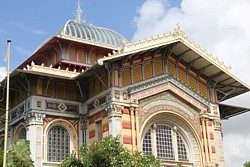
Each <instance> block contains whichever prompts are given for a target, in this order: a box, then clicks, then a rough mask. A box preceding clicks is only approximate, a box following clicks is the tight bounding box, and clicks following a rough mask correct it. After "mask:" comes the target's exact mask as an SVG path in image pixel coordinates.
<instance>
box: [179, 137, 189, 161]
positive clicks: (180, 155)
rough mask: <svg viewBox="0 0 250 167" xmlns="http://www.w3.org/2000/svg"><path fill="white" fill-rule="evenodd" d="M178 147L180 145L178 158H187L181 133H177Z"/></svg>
mask: <svg viewBox="0 0 250 167" xmlns="http://www.w3.org/2000/svg"><path fill="white" fill-rule="evenodd" d="M177 147H178V158H179V159H180V160H187V150H186V147H185V144H184V142H183V140H182V138H181V136H180V135H179V134H177Z"/></svg>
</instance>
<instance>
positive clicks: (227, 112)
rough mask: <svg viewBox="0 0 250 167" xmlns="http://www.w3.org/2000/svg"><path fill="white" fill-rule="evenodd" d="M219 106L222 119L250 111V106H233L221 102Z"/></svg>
mask: <svg viewBox="0 0 250 167" xmlns="http://www.w3.org/2000/svg"><path fill="white" fill-rule="evenodd" d="M219 108H220V116H221V118H222V119H228V118H230V117H233V116H236V115H239V114H243V113H245V112H248V111H250V108H245V107H239V106H232V105H227V104H219Z"/></svg>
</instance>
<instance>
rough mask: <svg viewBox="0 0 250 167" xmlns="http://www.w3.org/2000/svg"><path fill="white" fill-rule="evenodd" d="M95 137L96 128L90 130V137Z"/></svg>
mask: <svg viewBox="0 0 250 167" xmlns="http://www.w3.org/2000/svg"><path fill="white" fill-rule="evenodd" d="M93 137H95V130H92V131H90V132H89V138H90V139H91V138H93Z"/></svg>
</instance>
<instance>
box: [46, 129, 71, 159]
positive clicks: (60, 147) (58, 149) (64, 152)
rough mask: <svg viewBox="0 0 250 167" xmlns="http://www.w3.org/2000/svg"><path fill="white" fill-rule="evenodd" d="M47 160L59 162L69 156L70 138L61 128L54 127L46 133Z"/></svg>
mask: <svg viewBox="0 0 250 167" xmlns="http://www.w3.org/2000/svg"><path fill="white" fill-rule="evenodd" d="M47 145H48V148H47V159H48V161H49V162H60V161H62V160H64V159H65V158H67V157H68V156H69V155H70V136H69V133H68V131H67V130H66V129H65V128H64V127H62V126H55V127H53V128H51V129H50V131H49V133H48V143H47Z"/></svg>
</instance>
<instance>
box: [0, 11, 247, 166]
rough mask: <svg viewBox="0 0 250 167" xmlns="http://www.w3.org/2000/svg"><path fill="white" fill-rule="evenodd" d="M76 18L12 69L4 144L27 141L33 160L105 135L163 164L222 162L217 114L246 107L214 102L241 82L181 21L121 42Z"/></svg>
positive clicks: (38, 162)
mask: <svg viewBox="0 0 250 167" xmlns="http://www.w3.org/2000/svg"><path fill="white" fill-rule="evenodd" d="M77 16H78V17H77V19H76V20H74V21H73V20H70V21H68V22H67V23H66V24H65V26H64V27H63V29H62V30H61V31H59V33H57V34H55V35H54V36H52V37H50V38H49V39H47V40H46V41H44V43H42V44H41V45H40V46H39V47H38V49H37V50H36V51H35V52H34V53H33V54H32V55H31V57H29V58H28V59H27V60H26V61H25V62H23V63H22V64H21V65H20V66H19V67H18V68H17V69H16V70H15V71H13V72H12V73H11V78H10V80H11V83H10V87H11V88H10V97H11V98H10V107H11V109H10V125H9V127H10V128H9V136H8V143H9V144H11V143H15V142H16V141H17V140H18V139H22V138H24V139H27V140H30V145H31V152H32V155H31V156H32V159H33V160H34V161H35V166H36V167H41V166H43V167H49V166H57V165H58V164H60V162H61V161H62V160H63V159H65V158H66V157H67V156H69V155H70V153H71V152H76V153H77V152H78V148H79V147H80V146H81V145H83V144H89V143H91V142H93V141H95V140H101V139H102V138H103V137H104V136H107V135H112V136H120V137H121V142H122V143H123V144H124V146H125V147H127V148H129V149H130V150H140V151H142V152H143V153H144V154H145V155H149V154H153V155H155V156H156V157H157V158H158V159H160V160H161V163H162V165H163V166H166V167H170V166H176V165H177V163H179V162H181V163H182V164H183V166H190V167H191V166H192V167H193V166H195V167H203V166H213V167H217V166H220V167H223V166H225V165H224V155H223V146H222V132H221V123H222V119H227V118H229V117H231V116H234V115H237V114H240V113H242V112H245V111H247V110H248V109H246V108H241V107H235V106H228V105H225V104H222V103H221V102H222V101H224V100H227V99H230V98H232V97H235V96H238V95H240V94H242V93H245V92H248V91H249V90H250V88H249V86H248V85H246V84H244V83H243V82H242V81H240V80H239V79H237V78H236V77H235V76H234V75H233V74H232V73H231V68H230V67H228V66H226V65H224V63H223V62H222V61H220V60H218V59H217V58H215V57H213V56H212V55H211V54H209V53H207V52H206V51H205V50H204V49H201V48H200V46H199V45H197V44H195V43H194V42H193V41H191V40H190V39H189V38H188V37H187V36H186V35H185V33H184V32H183V31H182V29H181V27H180V25H179V24H177V25H176V28H175V29H174V31H173V32H171V33H170V34H164V35H159V36H156V37H152V38H149V39H145V40H141V41H137V42H132V43H129V42H128V41H127V40H126V39H125V38H124V37H123V36H121V35H120V34H118V33H117V32H114V31H112V30H109V29H106V28H102V27H96V26H93V25H88V24H86V23H85V22H83V21H82V19H81V9H80V8H78V15H77ZM4 82H5V81H2V85H4ZM1 91H2V92H0V93H1V94H4V93H5V91H4V89H3V90H1ZM1 105H2V106H5V101H4V100H3V101H2V103H1ZM1 114H2V115H3V114H4V112H2V111H1ZM3 132H4V127H3V126H2V127H1V134H2V135H1V137H0V142H1V143H3Z"/></svg>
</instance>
